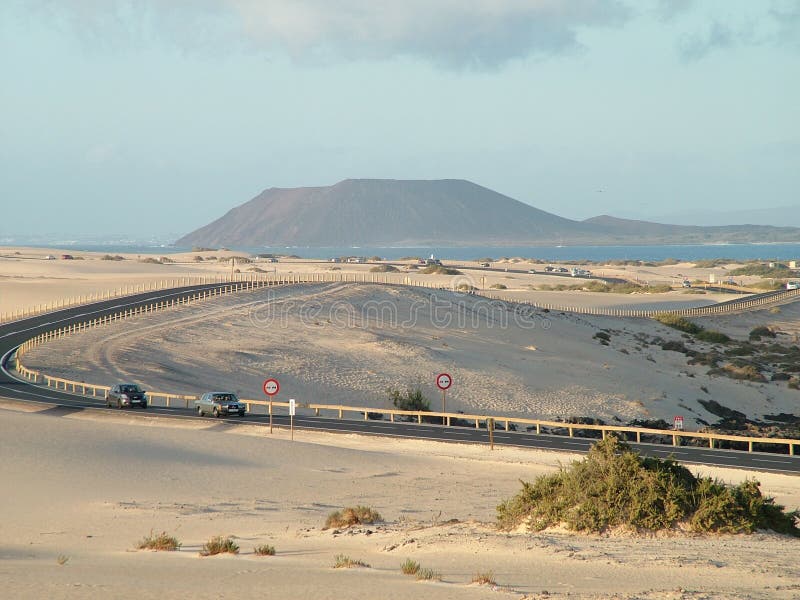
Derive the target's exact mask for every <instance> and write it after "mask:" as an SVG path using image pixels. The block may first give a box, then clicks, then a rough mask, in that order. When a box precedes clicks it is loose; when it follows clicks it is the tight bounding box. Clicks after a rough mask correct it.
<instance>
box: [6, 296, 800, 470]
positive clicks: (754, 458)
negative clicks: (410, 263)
mask: <svg viewBox="0 0 800 600" xmlns="http://www.w3.org/2000/svg"><path fill="white" fill-rule="evenodd" d="M225 285H228V284H203V285H195V286H187V287H182V288H174V289H169V290H160V291H152V292H145V293H141V294H136V295H132V296H127V297H124V298H115V299H112V300H105V301H101V302H96V303H93V304H88V305H82V306H77V307H72V308H67V309H63V310H58V311H54V312H51V313H47V314H44V315H39V316H35V317H30V318H27V319H23V320H19V321H15V322H13V323H7V324H5V325H2V326H0V366H1V367H2V368H0V399H11V400H18V401H27V402H35V403H44V404H46V405H50V406H51V407H52V411H53V414H68V413H73V412H78V411H94V410H112V409H108V408H106V407H105V402H104V401H103V400H101V399H97V398H94V399H93V398H87V397H84V396H80V395H76V394H71V393H68V392H66V391H61V390H53V389H49V388H44V387H40V386H37V385H33V384H31V383H29V382H27V381H25V380H19V379H16V378H15V377H13V376H12V375H11V374H10V373H9V372H8V370H7V369H6V362H7V361H8V359H9V358H10V357H11V355H12V354H13V352H14V350H15V348H16V347H17V346H19V345H20V344H22V343H23V342H25V341H26V340H28V339H30V338H32V337H34V336H36V335H38V334H39V333H43V332H45V331H49V330H51V329H54V328H57V327H65V326H68V325H71V324H74V323H79V322H82V321H84V320H86V319H88V318H97V317H102V316H105V315H110V314H113V313H115V312H119V311H120V310H123V309H129V308H135V307H137V306H141V305H145V304H148V303H151V302H154V301H161V300H172V299H179V298H185V297H189V296H191V295H192V294H195V293H197V292H201V291H204V290H211V289H216V288H220V287H224V286H225ZM126 414H142V413H140V412H138V411H135V410H133V411H130V413H126ZM146 414H150V415H158V416H160V417H164V418H172V419H198V418H200V417H197V416H196V414H195V413H194V411H192V410H191V409H186V408H177V407H170V408H167V407H158V406H151V407H150V408H148V410H147V413H146ZM274 422H275V424H276V425H279V426H288V425H289V422H288V416H283V415H276V416H274ZM218 423H219V426H220V427H232V426H236V424H237V423H247V424H250V425H262V426H267V425H268V424H269V419H268V417H267V416H266V415H257V414H252V415H247V416H246V417H244V418H243V419H239V418H230V419H222V420H220V421H218ZM294 423H295V427H296V428H297V429H300V430H303V429H314V430H322V431H331V432H341V433H345V432H346V433H359V434H365V435H376V436H392V437H401V438H414V439H429V440H437V441H447V442H459V443H480V444H486V445H488V443H489V439H488V432H487V431H486V430H485V429H481V430H478V429H475V428H472V427H444V426H442V425H432V424H416V423H401V422H397V423H391V422H389V421H378V420H369V421H363V420H355V419H332V418H326V417H312V416H297V417H295V422H294ZM593 442H594V440H591V439H583V438H569V437H566V436H557V435H544V434H542V435H537V434H532V433H528V432H515V431H499V430H498V431H495V432H494V443H495V444H497V445H498V446H515V447H523V448H537V449H543V450H554V451H559V452H578V453H581V452H586V451H587V450H588V449H589V447H590V446H591V445H592V443H593ZM631 445H632V446H634V447H635V448H636V449H637V450H638V451H639V452H641V453H642V455H645V456H653V457H662V458H663V457H667V456H673V457H674V458H676V459H677V460H680V461H682V462H687V463H693V464H700V465H709V466H718V467H733V468H738V469H750V470H755V471H769V472H776V473H787V474H800V456H789V455H785V454H773V453H764V452H742V451H736V450H719V449H714V450H710V449H707V448H698V447H686V446H684V447H677V448H675V447H672V446H665V445H658V444H631Z"/></svg>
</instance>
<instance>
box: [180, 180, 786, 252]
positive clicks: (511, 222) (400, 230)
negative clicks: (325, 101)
mask: <svg viewBox="0 0 800 600" xmlns="http://www.w3.org/2000/svg"><path fill="white" fill-rule="evenodd" d="M797 240H800V229H794V228H776V227H765V226H731V227H685V226H678V225H661V224H658V223H644V222H641V221H630V220H625V219H616V218H613V217H606V216H603V217H596V218H593V219H588V220H586V221H574V220H571V219H565V218H563V217H559V216H557V215H554V214H551V213H548V212H545V211H543V210H539V209H537V208H534V207H533V206H531V205H529V204H525V203H523V202H520V201H518V200H515V199H513V198H510V197H508V196H504V195H503V194H500V193H498V192H495V191H492V190H490V189H487V188H485V187H482V186H480V185H477V184H474V183H471V182H469V181H464V180H458V179H442V180H433V181H405V180H389V179H346V180H344V181H341V182H339V183H337V184H335V185H332V186H328V187H302V188H291V189H283V188H270V189H268V190H265V191H264V192H262V193H261V194H259V195H258V196H256V197H255V198H253V199H252V200H250V201H249V202H246V203H244V204H242V205H240V206H237V207H236V208H233V209H231V210H230V211H228V213H227V214H225V215H224V216H222V217H221V218H219V219H217V220H216V221H214V222H212V223H210V224H208V225H206V226H204V227H201V228H200V229H197V230H196V231H193V232H192V233H189V234H188V235H186V236H184V237H182V238H181V239H179V240H177V242H176V244H177V245H178V246H185V247H190V246H214V247H216V246H235V247H259V246H284V245H288V246H316V247H324V246H389V245H408V246H413V245H420V246H429V245H435V246H448V245H451V246H462V245H500V246H502V245H514V244H520V245H547V244H556V243H599V244H603V243H617V242H627V243H659V242H670V243H676V242H684V243H703V242H723V241H726V242H746V241H762V242H764V241H797Z"/></svg>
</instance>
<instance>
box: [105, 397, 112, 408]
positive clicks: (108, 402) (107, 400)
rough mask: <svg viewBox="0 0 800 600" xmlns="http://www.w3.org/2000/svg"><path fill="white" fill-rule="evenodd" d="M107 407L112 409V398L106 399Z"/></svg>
mask: <svg viewBox="0 0 800 600" xmlns="http://www.w3.org/2000/svg"><path fill="white" fill-rule="evenodd" d="M106 406H107V407H108V408H111V398H106Z"/></svg>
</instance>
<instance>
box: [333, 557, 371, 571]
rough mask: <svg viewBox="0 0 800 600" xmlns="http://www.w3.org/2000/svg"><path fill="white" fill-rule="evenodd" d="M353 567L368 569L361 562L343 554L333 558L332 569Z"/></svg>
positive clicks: (366, 565) (367, 566)
mask: <svg viewBox="0 0 800 600" xmlns="http://www.w3.org/2000/svg"><path fill="white" fill-rule="evenodd" d="M353 567H366V568H369V565H368V564H367V563H365V562H364V561H363V560H358V559H355V558H350V557H349V556H347V555H345V554H337V555H336V556H334V557H333V568H334V569H352V568H353Z"/></svg>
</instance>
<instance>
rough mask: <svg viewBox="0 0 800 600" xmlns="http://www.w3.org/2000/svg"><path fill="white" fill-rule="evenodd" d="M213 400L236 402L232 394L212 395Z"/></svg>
mask: <svg viewBox="0 0 800 600" xmlns="http://www.w3.org/2000/svg"><path fill="white" fill-rule="evenodd" d="M214 400H216V401H217V402H236V396H234V395H233V394H214Z"/></svg>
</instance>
